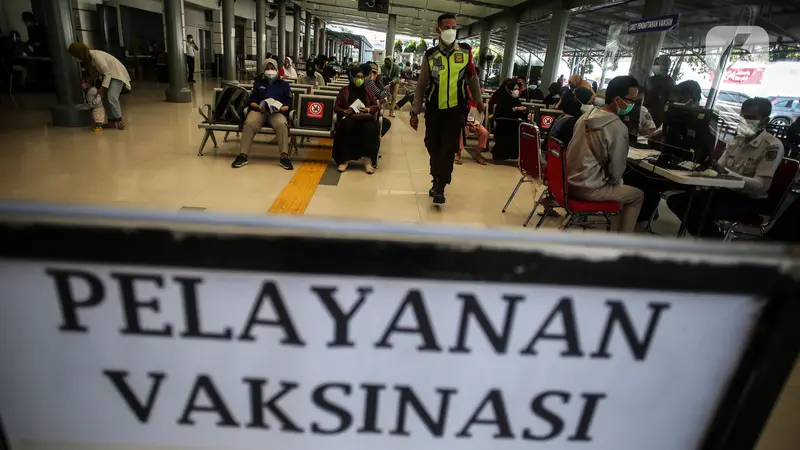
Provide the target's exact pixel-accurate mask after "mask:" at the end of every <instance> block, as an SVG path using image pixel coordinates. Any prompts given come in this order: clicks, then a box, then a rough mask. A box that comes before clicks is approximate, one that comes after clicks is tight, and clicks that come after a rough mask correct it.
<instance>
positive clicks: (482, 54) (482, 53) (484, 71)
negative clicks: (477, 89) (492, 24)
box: [478, 23, 492, 81]
mask: <svg viewBox="0 0 800 450" xmlns="http://www.w3.org/2000/svg"><path fill="white" fill-rule="evenodd" d="M491 35H492V30H490V29H489V26H488V25H486V24H485V23H484V25H483V29H481V43H480V47H478V67H480V68H481V81H486V78H487V77H488V76H489V64H488V63H487V62H486V56H487V55H489V40H490V39H491Z"/></svg>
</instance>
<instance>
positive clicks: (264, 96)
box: [231, 58, 294, 170]
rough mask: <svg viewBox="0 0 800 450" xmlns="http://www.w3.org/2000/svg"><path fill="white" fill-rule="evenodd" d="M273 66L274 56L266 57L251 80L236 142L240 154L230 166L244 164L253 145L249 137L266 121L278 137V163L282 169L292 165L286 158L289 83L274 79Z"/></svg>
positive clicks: (275, 63) (289, 101) (287, 149)
mask: <svg viewBox="0 0 800 450" xmlns="http://www.w3.org/2000/svg"><path fill="white" fill-rule="evenodd" d="M277 65H278V64H277V62H276V61H275V60H274V59H272V58H267V59H266V64H265V69H264V75H261V76H259V77H258V78H256V79H255V81H254V82H253V91H252V92H251V93H250V98H249V99H248V100H247V109H246V116H244V124H243V125H242V139H241V141H239V145H240V150H239V151H240V153H239V154H238V155H237V156H236V159H235V160H234V161H233V163H232V164H231V167H233V168H234V169H237V168H239V167H242V166H245V165H247V154H248V153H250V148H251V147H252V146H253V138H255V136H256V134H257V133H258V132H259V130H261V127H263V126H264V125H265V124H267V123H269V126H270V127H271V128H272V129H273V130H275V137H276V138H277V140H278V151H279V152H280V162H279V163H278V164H280V166H281V167H283V168H284V169H286V170H292V169H293V168H294V166H293V165H292V160H290V159H289V120H288V114H289V109H291V107H292V90H291V88H290V87H289V83H287V82H285V81H283V80H281V79H280V78H278V69H277ZM279 104H280V105H279Z"/></svg>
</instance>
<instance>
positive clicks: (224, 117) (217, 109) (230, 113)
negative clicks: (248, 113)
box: [211, 86, 250, 124]
mask: <svg viewBox="0 0 800 450" xmlns="http://www.w3.org/2000/svg"><path fill="white" fill-rule="evenodd" d="M249 97H250V94H249V93H248V92H247V90H246V89H245V88H243V87H241V86H225V88H223V90H222V92H221V93H220V94H219V97H217V103H216V104H215V105H214V111H213V116H212V118H211V120H212V121H213V122H214V123H220V122H227V123H237V124H238V123H239V122H241V119H242V117H241V115H242V111H243V110H244V108H245V107H246V106H247V99H248V98H249Z"/></svg>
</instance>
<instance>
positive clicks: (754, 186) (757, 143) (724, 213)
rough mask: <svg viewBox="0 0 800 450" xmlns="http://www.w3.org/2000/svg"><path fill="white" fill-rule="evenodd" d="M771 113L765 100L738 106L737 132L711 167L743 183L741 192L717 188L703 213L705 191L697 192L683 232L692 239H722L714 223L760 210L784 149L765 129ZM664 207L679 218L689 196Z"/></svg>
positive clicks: (686, 195) (770, 106)
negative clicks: (740, 108) (739, 115)
mask: <svg viewBox="0 0 800 450" xmlns="http://www.w3.org/2000/svg"><path fill="white" fill-rule="evenodd" d="M770 114H772V103H770V101H769V100H767V99H765V98H760V97H755V98H751V99H747V100H746V101H745V102H744V103H743V104H742V112H741V116H742V119H743V120H742V121H741V123H740V125H739V133H738V134H737V135H736V137H735V138H734V140H733V142H731V143H730V144H728V145H727V147H726V148H725V152H724V153H723V154H722V156H721V157H720V158H719V161H713V162H712V164H711V167H712V169H713V170H715V171H717V172H718V173H720V174H723V175H728V176H732V177H734V178H739V179H742V180H744V188H743V189H737V190H733V189H717V190H715V192H714V197H713V198H712V199H711V202H710V203H708V211H707V212H706V213H705V214H703V209H704V208H703V205H706V203H707V201H708V195H710V194H709V193H708V192H698V194H697V195H696V196H695V199H694V201H693V202H692V205H694V206H692V207H691V209H690V210H689V218H688V220H687V224H686V226H687V230H688V231H689V233H691V235H692V236H695V237H700V236H702V237H722V232H721V231H720V230H719V229H718V228H717V226H716V224H715V222H716V221H718V220H736V219H738V218H742V217H747V216H750V215H753V214H759V213H761V212H762V211H763V210H764V207H765V202H766V198H767V191H768V190H769V187H770V185H771V184H772V177H773V176H774V175H775V170H777V169H778V165H780V163H781V160H783V155H784V149H783V144H782V143H781V141H780V139H778V138H776V137H775V136H773V135H771V134H769V133H767V131H766V130H765V128H766V126H767V124H768V123H769V116H770ZM667 206H669V209H670V210H672V212H674V213H675V214H676V215H677V216H678V217H683V215H684V213H685V211H686V208H687V207H689V194H688V193H684V194H676V195H673V196H671V197H670V198H669V199H668V200H667Z"/></svg>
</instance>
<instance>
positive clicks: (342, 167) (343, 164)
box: [336, 163, 347, 172]
mask: <svg viewBox="0 0 800 450" xmlns="http://www.w3.org/2000/svg"><path fill="white" fill-rule="evenodd" d="M336 170H338V171H339V172H344V171H345V170H347V163H341V164H339V167H337V168H336Z"/></svg>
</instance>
